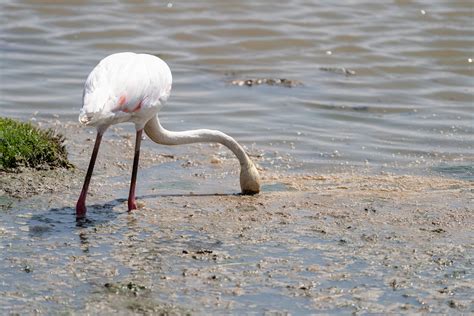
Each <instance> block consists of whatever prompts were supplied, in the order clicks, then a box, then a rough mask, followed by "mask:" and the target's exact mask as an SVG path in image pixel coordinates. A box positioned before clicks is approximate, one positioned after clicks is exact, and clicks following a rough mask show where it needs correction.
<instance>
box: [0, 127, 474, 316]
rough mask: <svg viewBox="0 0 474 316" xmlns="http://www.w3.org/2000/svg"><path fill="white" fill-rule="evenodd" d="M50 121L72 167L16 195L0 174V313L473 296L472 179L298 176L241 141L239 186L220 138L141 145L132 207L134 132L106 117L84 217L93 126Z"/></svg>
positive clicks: (419, 309) (368, 306) (444, 309)
mask: <svg viewBox="0 0 474 316" xmlns="http://www.w3.org/2000/svg"><path fill="white" fill-rule="evenodd" d="M58 124H59V123H58ZM61 124H62V125H61V126H62V128H63V129H65V130H68V131H69V132H68V133H71V134H74V135H76V137H75V139H76V141H74V142H71V141H70V142H69V143H68V144H67V145H68V149H69V151H70V154H71V159H72V161H73V163H75V165H76V166H77V168H76V170H73V171H67V172H68V174H63V176H62V177H59V176H58V177H57V178H56V179H57V180H56V185H55V186H52V187H50V188H47V189H44V190H42V191H38V192H32V191H31V190H34V189H31V188H30V189H29V190H30V191H28V192H29V193H22V192H21V187H22V185H21V183H22V182H21V181H22V180H18V179H16V180H15V181H17V182H16V183H17V189H16V192H17V196H21V197H23V198H22V199H17V198H15V197H11V196H10V195H9V194H5V192H6V190H5V184H4V183H5V182H2V186H3V187H2V190H3V193H2V195H3V197H2V199H3V200H8V205H6V203H3V202H2V203H3V206H2V208H1V210H0V212H1V214H0V253H1V257H0V258H1V261H0V312H1V313H2V314H5V313H6V314H8V313H13V314H14V313H20V314H24V313H26V314H31V313H42V314H55V313H84V312H85V313H91V314H103V313H105V314H110V313H116V314H119V315H125V314H160V313H161V314H208V313H235V314H238V313H257V314H265V313H268V314H302V313H311V312H322V313H367V312H369V313H405V312H408V313H410V312H411V313H423V312H439V313H446V314H453V313H471V312H473V311H474V310H473V307H472V306H474V304H473V303H474V302H473V286H472V284H473V281H474V280H473V278H474V276H473V262H474V251H473V250H474V249H473V248H474V245H473V240H474V234H473V230H472V227H474V215H473V212H472V209H473V207H472V206H473V203H472V202H473V201H472V198H473V193H474V186H473V183H472V182H469V181H463V180H455V179H448V178H444V177H435V176H432V177H428V176H426V177H421V176H408V175H392V174H378V175H374V174H364V173H362V172H361V173H338V174H335V173H331V174H323V173H317V172H315V173H307V174H298V175H295V174H290V173H286V172H284V171H278V170H276V169H275V168H270V167H268V166H269V165H268V164H267V161H266V158H265V157H266V155H265V153H259V152H256V151H255V150H254V149H252V148H249V151H250V152H251V154H252V155H253V157H254V159H255V160H256V162H257V163H258V164H259V165H260V166H261V173H262V177H263V192H262V193H261V194H259V195H256V196H240V195H238V194H236V193H237V192H238V176H237V174H238V163H237V161H236V160H235V159H233V158H232V156H231V154H230V153H228V152H227V151H226V150H225V149H224V148H222V147H220V146H209V145H196V146H185V148H178V147H176V148H164V147H161V148H160V147H159V146H153V145H151V146H145V148H144V150H143V155H142V157H143V159H142V161H141V165H140V167H141V169H140V173H139V181H140V184H139V187H138V190H137V193H138V196H139V197H138V199H139V202H140V209H139V210H137V211H134V212H131V213H128V212H127V211H126V209H127V207H126V200H125V199H126V197H127V191H128V181H129V176H130V170H131V157H132V155H133V145H132V144H133V138H130V137H129V136H127V135H129V134H128V133H127V132H126V131H124V130H122V129H121V128H117V129H115V130H113V131H111V133H109V134H106V137H104V141H105V142H104V147H103V148H101V153H100V154H99V158H98V165H97V166H96V168H97V169H96V173H95V175H94V178H93V180H92V183H91V195H90V196H89V197H88V218H87V220H85V221H82V222H76V220H75V217H74V204H75V201H76V199H77V194H78V193H79V191H80V187H81V185H82V180H83V179H82V177H83V174H84V170H85V168H86V167H87V163H88V155H89V154H90V151H91V148H92V144H93V138H94V135H93V134H90V133H89V131H88V130H82V129H78V128H77V127H75V126H76V125H75V124H73V123H71V124H70V125H68V124H66V125H64V123H61ZM130 135H131V134H130ZM67 136H68V135H67V134H66V137H67ZM69 139H74V138H69ZM146 143H148V142H146ZM155 147H157V148H156V149H155ZM23 177H25V176H23ZM46 177H47V176H46ZM2 181H3V180H2ZM12 181H13V180H12ZM18 181H20V182H18ZM32 181H33V180H32ZM42 182H43V183H46V184H47V181H42ZM25 183H26V184H25ZM23 186H27V182H24V184H23ZM33 193H36V194H33Z"/></svg>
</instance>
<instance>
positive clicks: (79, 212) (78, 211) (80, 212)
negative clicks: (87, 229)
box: [76, 200, 87, 220]
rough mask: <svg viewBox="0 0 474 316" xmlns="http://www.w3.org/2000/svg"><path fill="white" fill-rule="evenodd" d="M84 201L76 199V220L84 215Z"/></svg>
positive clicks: (85, 209) (85, 210)
mask: <svg viewBox="0 0 474 316" xmlns="http://www.w3.org/2000/svg"><path fill="white" fill-rule="evenodd" d="M86 212H87V208H86V203H85V202H84V201H81V200H79V201H77V205H76V220H80V219H83V218H85V217H86Z"/></svg>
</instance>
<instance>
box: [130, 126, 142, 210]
mask: <svg viewBox="0 0 474 316" xmlns="http://www.w3.org/2000/svg"><path fill="white" fill-rule="evenodd" d="M142 133H143V129H140V130H137V137H136V139H135V156H134V157H133V169H132V180H131V181H130V193H129V194H128V211H131V210H136V209H137V202H136V200H135V186H136V183H137V170H138V160H139V159H140V145H141V142H142Z"/></svg>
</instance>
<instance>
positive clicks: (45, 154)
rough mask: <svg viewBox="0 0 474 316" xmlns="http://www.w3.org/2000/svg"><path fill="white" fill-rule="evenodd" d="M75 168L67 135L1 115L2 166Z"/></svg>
mask: <svg viewBox="0 0 474 316" xmlns="http://www.w3.org/2000/svg"><path fill="white" fill-rule="evenodd" d="M20 167H28V168H35V169H47V168H50V169H51V168H72V167H73V165H72V164H71V163H70V162H69V160H68V159H67V151H66V147H65V145H64V136H62V135H61V134H58V133H56V132H55V131H53V130H52V129H46V130H43V129H40V128H38V127H35V126H33V125H32V124H31V123H23V122H18V121H15V120H12V119H9V118H3V117H0V170H2V171H15V170H16V169H18V168H20Z"/></svg>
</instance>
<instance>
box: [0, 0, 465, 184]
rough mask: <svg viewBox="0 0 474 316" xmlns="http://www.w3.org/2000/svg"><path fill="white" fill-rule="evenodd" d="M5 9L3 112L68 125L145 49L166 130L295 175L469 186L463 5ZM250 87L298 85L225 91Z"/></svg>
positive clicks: (127, 4) (8, 4)
mask: <svg viewBox="0 0 474 316" xmlns="http://www.w3.org/2000/svg"><path fill="white" fill-rule="evenodd" d="M0 12H1V13H0V14H1V19H2V21H3V23H2V25H1V26H0V27H1V29H0V53H1V60H0V67H1V74H0V76H1V77H0V78H1V79H0V80H1V85H0V95H1V96H0V115H2V116H11V117H17V118H21V119H30V118H31V117H32V116H37V117H42V118H51V117H53V116H55V115H59V119H61V120H74V121H75V120H76V119H77V114H78V111H79V108H80V106H81V95H82V85H83V82H84V80H85V78H86V76H87V74H88V72H89V71H90V70H91V69H92V68H93V67H94V65H95V64H96V63H97V62H98V61H99V60H100V59H101V58H102V57H104V56H106V55H108V54H111V53H114V52H118V51H136V52H147V53H151V54H156V55H158V56H160V57H162V58H163V59H165V60H166V61H167V63H168V64H169V65H170V67H171V69H172V72H173V76H174V85H173V91H172V97H171V98H170V100H169V102H168V104H167V106H166V107H165V108H164V109H163V111H162V114H161V117H162V121H163V123H164V125H165V126H166V127H168V128H169V129H176V130H182V129H190V128H196V127H208V128H216V129H221V130H224V131H226V132H228V133H229V134H231V135H233V136H235V137H236V138H237V139H238V140H240V141H242V142H243V143H244V144H245V145H247V146H251V145H252V144H254V143H255V146H256V148H258V149H261V150H262V151H264V152H265V154H266V155H267V156H268V155H274V156H275V160H276V161H277V162H278V161H279V159H280V158H281V157H290V161H289V162H290V163H286V162H288V159H285V163H283V162H281V163H280V166H281V167H283V168H287V169H289V170H296V171H308V170H315V168H323V167H329V168H333V169H339V168H341V167H342V166H344V167H345V168H346V167H347V168H351V167H356V168H359V167H364V168H368V169H370V170H376V171H379V170H390V171H395V172H400V173H432V172H435V173H438V172H439V170H442V172H441V174H444V175H448V176H454V177H462V178H470V179H472V178H473V176H472V167H471V166H472V164H473V160H474V159H473V157H474V151H473V144H474V139H473V131H474V129H473V120H474V111H473V102H474V99H473V86H474V80H473V67H474V63H473V62H472V59H474V52H473V47H474V45H473V44H474V36H473V35H474V30H473V22H472V21H473V12H474V9H473V4H472V2H471V1H456V2H452V1H417V2H412V1H387V2H384V3H379V2H360V1H357V2H356V1H346V2H344V3H340V4H333V3H332V2H320V1H313V2H308V1H288V2H285V3H279V4H272V5H268V4H266V2H264V1H252V2H249V3H241V2H238V1H232V2H229V1H225V2H222V1H200V2H199V3H190V2H185V3H183V2H169V3H167V2H150V3H142V2H137V1H121V2H113V3H112V2H110V3H101V4H90V3H86V2H83V1H67V2H64V3H63V4H58V3H57V2H56V1H2V3H1V4H0ZM343 68H344V69H343ZM344 70H347V72H349V73H346V72H344ZM351 71H353V72H355V74H352V72H351ZM246 78H288V79H293V80H299V81H301V82H302V83H303V85H301V86H296V87H293V88H285V87H275V86H264V85H260V86H253V87H246V86H242V87H239V86H233V85H231V84H230V82H231V81H232V80H234V79H246ZM128 128H130V131H131V130H132V127H131V126H130V127H128ZM148 145H149V143H148ZM280 160H281V159H280ZM450 168H454V169H453V170H454V171H453V172H449V170H450Z"/></svg>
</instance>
